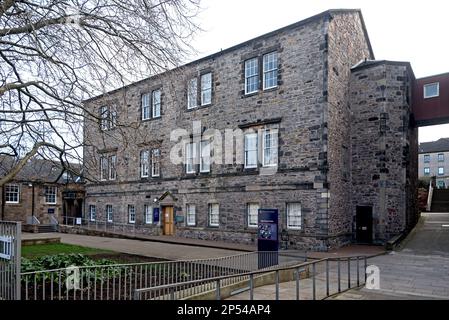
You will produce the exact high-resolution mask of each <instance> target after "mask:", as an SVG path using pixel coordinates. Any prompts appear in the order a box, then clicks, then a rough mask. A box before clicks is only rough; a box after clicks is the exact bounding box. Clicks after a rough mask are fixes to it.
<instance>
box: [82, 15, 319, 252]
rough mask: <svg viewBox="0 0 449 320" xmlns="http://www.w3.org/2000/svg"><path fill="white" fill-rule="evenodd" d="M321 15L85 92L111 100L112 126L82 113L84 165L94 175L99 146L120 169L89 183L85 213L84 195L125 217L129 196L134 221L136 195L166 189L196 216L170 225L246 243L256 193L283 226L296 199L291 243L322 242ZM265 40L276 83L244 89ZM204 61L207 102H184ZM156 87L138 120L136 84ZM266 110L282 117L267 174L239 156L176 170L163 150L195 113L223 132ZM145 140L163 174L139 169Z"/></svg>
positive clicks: (100, 210) (100, 211)
mask: <svg viewBox="0 0 449 320" xmlns="http://www.w3.org/2000/svg"><path fill="white" fill-rule="evenodd" d="M325 20H326V19H325V18H322V19H319V20H314V21H311V22H309V23H307V24H304V25H301V26H298V27H296V28H295V29H285V30H283V31H281V32H279V33H278V34H275V35H273V36H270V37H263V38H259V39H255V40H253V41H251V42H249V43H247V44H246V45H244V46H240V47H238V48H237V49H235V50H232V51H228V52H226V53H223V54H221V55H219V56H214V57H212V58H210V59H203V60H200V61H199V62H195V63H192V64H189V65H187V66H185V67H183V68H181V69H177V70H175V71H172V72H169V73H166V74H163V75H160V76H158V77H154V78H151V79H149V80H145V81H142V82H139V83H136V84H133V85H132V86H129V87H127V88H125V89H123V90H119V91H117V92H114V93H111V94H109V95H107V96H104V97H102V98H100V99H97V100H93V101H90V102H89V103H88V104H87V107H89V108H91V110H94V111H96V112H98V109H99V107H100V106H102V105H114V106H116V107H117V111H118V127H117V128H116V129H114V130H110V131H108V132H106V133H105V134H104V135H103V134H102V133H101V132H100V131H99V126H98V122H97V121H92V122H89V121H88V122H87V123H86V126H85V128H86V130H85V140H86V142H87V143H88V144H89V145H90V146H88V147H86V148H85V150H84V155H85V165H86V167H87V170H88V172H89V173H91V178H93V179H97V180H98V174H99V173H98V172H99V154H98V151H100V152H104V153H105V154H117V160H118V164H117V171H118V172H117V173H118V174H117V181H112V182H99V181H93V182H91V183H89V184H87V186H86V189H87V194H86V202H85V203H86V209H85V214H87V206H88V205H89V204H97V216H98V217H99V219H101V218H102V217H104V214H105V213H104V211H105V210H104V209H105V205H106V204H112V205H113V207H114V215H115V216H114V221H117V222H124V223H127V206H128V204H133V205H135V206H136V210H137V223H139V219H140V222H141V221H142V219H143V206H144V204H148V205H151V204H152V199H154V198H156V197H160V196H161V195H162V194H163V193H164V192H165V191H170V192H171V193H172V194H173V195H174V196H175V197H176V198H177V201H174V202H173V205H174V207H175V212H176V214H177V215H185V206H186V204H187V203H190V204H194V205H196V213H197V226H196V227H186V226H185V225H184V224H183V223H180V224H178V225H177V226H176V232H177V234H178V235H184V236H189V237H195V238H196V237H200V238H213V239H221V240H226V241H238V242H247V243H250V242H251V241H254V239H255V230H249V229H248V228H247V227H246V226H247V223H246V204H247V203H248V202H258V203H259V204H260V207H261V208H267V207H269V208H278V209H279V212H280V224H281V228H285V227H286V205H287V202H301V204H302V216H303V229H302V230H299V231H295V230H289V233H290V240H291V243H292V246H296V247H304V246H305V245H307V246H309V247H311V246H312V247H313V246H315V247H317V248H321V249H326V241H325V239H318V240H317V237H316V235H317V234H320V233H322V230H321V229H320V225H319V223H317V212H318V211H317V210H318V207H322V203H320V202H319V199H322V197H323V194H324V195H326V194H327V189H326V187H325V186H324V181H323V178H322V174H321V169H320V167H321V163H322V153H321V152H322V150H323V147H322V137H323V134H324V132H325V128H324V127H323V123H322V121H323V119H322V115H323V108H324V107H325V105H326V101H325V98H324V97H323V92H325V91H326V89H325V87H324V77H325V73H326V72H327V71H326V68H325V65H324V63H323V61H324V57H325V50H326V48H325V46H323V44H324V43H325V28H324V21H325ZM272 50H277V52H278V59H279V76H278V83H279V85H278V87H277V88H276V89H274V90H268V91H263V92H262V91H260V92H259V93H258V94H253V95H250V96H244V94H243V88H244V78H243V63H244V60H245V59H248V58H251V57H253V56H261V55H262V54H264V53H267V52H270V51H272ZM204 70H210V71H212V74H213V96H212V105H210V106H208V107H199V108H197V109H194V110H187V107H186V104H187V98H186V84H187V80H188V79H190V78H191V77H192V76H193V75H199V74H200V73H201V72H202V71H204ZM159 87H161V88H162V117H161V118H160V119H156V120H150V121H145V122H142V121H140V106H141V101H140V99H141V94H142V93H146V92H149V91H150V90H151V89H152V88H159ZM274 118H281V119H280V122H279V123H276V124H272V125H270V126H277V127H278V128H279V165H278V171H277V173H275V174H274V175H263V174H261V173H262V172H261V171H262V170H256V171H254V170H244V168H243V165H236V164H234V165H217V164H213V165H212V167H211V172H210V173H209V174H196V175H193V176H190V175H186V174H185V173H184V168H183V166H182V165H179V164H173V163H171V162H170V161H169V160H168V159H169V154H170V150H171V148H172V147H173V146H174V145H175V142H171V141H170V133H171V131H172V130H173V129H176V128H182V129H186V130H189V131H191V130H192V121H193V120H201V122H202V127H203V128H204V129H210V128H213V129H218V130H219V131H220V132H221V133H222V134H223V132H224V130H225V129H227V128H229V129H233V130H234V129H237V128H238V126H239V125H245V124H249V123H256V122H257V121H263V120H270V119H274ZM131 123H132V124H133V127H132V128H131V127H129V124H131ZM122 125H124V126H122ZM261 127H263V126H261ZM120 133H123V134H120ZM152 146H158V147H160V148H161V152H162V166H161V177H159V178H148V179H141V178H140V174H139V152H140V150H142V149H143V148H145V147H152ZM209 203H219V205H220V227H219V228H218V229H217V228H210V227H208V226H207V205H208V204H209ZM326 205H327V204H326ZM322 209H326V207H324V208H323V207H322ZM153 229H154V231H153V232H154V233H155V234H158V233H160V232H161V230H160V226H154V227H153Z"/></svg>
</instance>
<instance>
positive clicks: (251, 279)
mask: <svg viewBox="0 0 449 320" xmlns="http://www.w3.org/2000/svg"><path fill="white" fill-rule="evenodd" d="M249 300H254V275H253V274H250V276H249Z"/></svg>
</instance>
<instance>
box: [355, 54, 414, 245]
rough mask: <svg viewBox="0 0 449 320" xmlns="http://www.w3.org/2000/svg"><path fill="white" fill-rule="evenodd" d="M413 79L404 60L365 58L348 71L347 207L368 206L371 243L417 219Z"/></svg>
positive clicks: (405, 228) (402, 228)
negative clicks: (349, 166) (349, 159)
mask: <svg viewBox="0 0 449 320" xmlns="http://www.w3.org/2000/svg"><path fill="white" fill-rule="evenodd" d="M413 82H414V76H413V72H412V70H411V68H410V64H408V63H398V62H390V61H379V62H367V63H362V64H361V65H359V66H358V67H356V68H353V69H352V74H351V82H350V94H351V113H352V116H351V154H352V170H351V176H352V179H351V180H352V191H351V193H352V201H351V204H352V210H351V211H352V212H353V213H355V212H356V210H357V209H356V208H357V206H369V207H372V209H373V227H374V230H373V231H374V242H377V243H385V241H387V240H388V239H390V238H391V237H392V236H395V235H398V234H400V233H402V232H404V231H407V230H408V229H410V228H411V227H412V226H414V225H415V223H416V221H417V218H418V212H417V203H416V201H417V197H418V196H417V166H418V165H417V159H418V145H417V141H418V135H417V130H418V129H417V128H416V127H415V126H414V123H413V117H412V113H411V90H412V87H413ZM353 223H354V227H353V229H355V228H356V226H355V223H356V220H354V221H353Z"/></svg>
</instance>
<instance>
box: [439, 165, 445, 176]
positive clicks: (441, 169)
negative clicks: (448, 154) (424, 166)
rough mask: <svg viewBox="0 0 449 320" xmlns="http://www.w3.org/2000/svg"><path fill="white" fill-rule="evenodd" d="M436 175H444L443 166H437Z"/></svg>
mask: <svg viewBox="0 0 449 320" xmlns="http://www.w3.org/2000/svg"><path fill="white" fill-rule="evenodd" d="M438 175H439V176H443V175H444V167H439V168H438Z"/></svg>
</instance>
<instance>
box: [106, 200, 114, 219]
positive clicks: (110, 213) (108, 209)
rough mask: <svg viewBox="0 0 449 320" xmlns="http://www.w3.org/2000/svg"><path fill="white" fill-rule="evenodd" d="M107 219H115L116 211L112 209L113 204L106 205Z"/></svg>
mask: <svg viewBox="0 0 449 320" xmlns="http://www.w3.org/2000/svg"><path fill="white" fill-rule="evenodd" d="M106 219H107V221H108V222H112V221H113V220H114V212H113V210H112V205H110V204H107V205H106Z"/></svg>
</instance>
